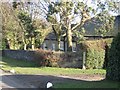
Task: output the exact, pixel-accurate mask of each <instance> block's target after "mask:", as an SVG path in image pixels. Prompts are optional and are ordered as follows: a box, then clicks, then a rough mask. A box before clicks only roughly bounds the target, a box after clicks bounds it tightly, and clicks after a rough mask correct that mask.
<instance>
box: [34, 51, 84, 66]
mask: <svg viewBox="0 0 120 90" xmlns="http://www.w3.org/2000/svg"><path fill="white" fill-rule="evenodd" d="M81 57H82V52H76V53H74V52H56V51H50V50H42V49H40V50H36V51H35V55H34V58H35V61H36V63H37V64H38V65H39V66H49V67H71V68H80V67H82V58H81Z"/></svg>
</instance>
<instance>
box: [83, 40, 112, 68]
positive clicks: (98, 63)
mask: <svg viewBox="0 0 120 90" xmlns="http://www.w3.org/2000/svg"><path fill="white" fill-rule="evenodd" d="M111 42H112V39H101V40H94V41H85V42H84V43H83V45H82V46H84V50H86V52H87V54H86V62H85V66H86V68H87V69H98V68H103V66H104V62H105V60H104V59H105V46H106V45H109V44H110V43H111Z"/></svg>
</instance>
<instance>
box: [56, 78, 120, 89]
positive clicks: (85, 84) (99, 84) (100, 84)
mask: <svg viewBox="0 0 120 90" xmlns="http://www.w3.org/2000/svg"><path fill="white" fill-rule="evenodd" d="M61 87H62V88H120V83H119V82H115V81H108V80H102V81H82V82H81V83H79V82H78V83H77V82H76V83H75V82H67V83H57V84H55V88H61ZM97 90H98V89H97ZM100 90H101V89H100Z"/></svg>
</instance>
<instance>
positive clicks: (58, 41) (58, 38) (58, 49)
mask: <svg viewBox="0 0 120 90" xmlns="http://www.w3.org/2000/svg"><path fill="white" fill-rule="evenodd" d="M57 43H58V48H57V51H60V37H57Z"/></svg>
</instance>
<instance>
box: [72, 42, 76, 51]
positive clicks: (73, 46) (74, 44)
mask: <svg viewBox="0 0 120 90" xmlns="http://www.w3.org/2000/svg"><path fill="white" fill-rule="evenodd" d="M72 51H73V52H76V43H73V45H72Z"/></svg>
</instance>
